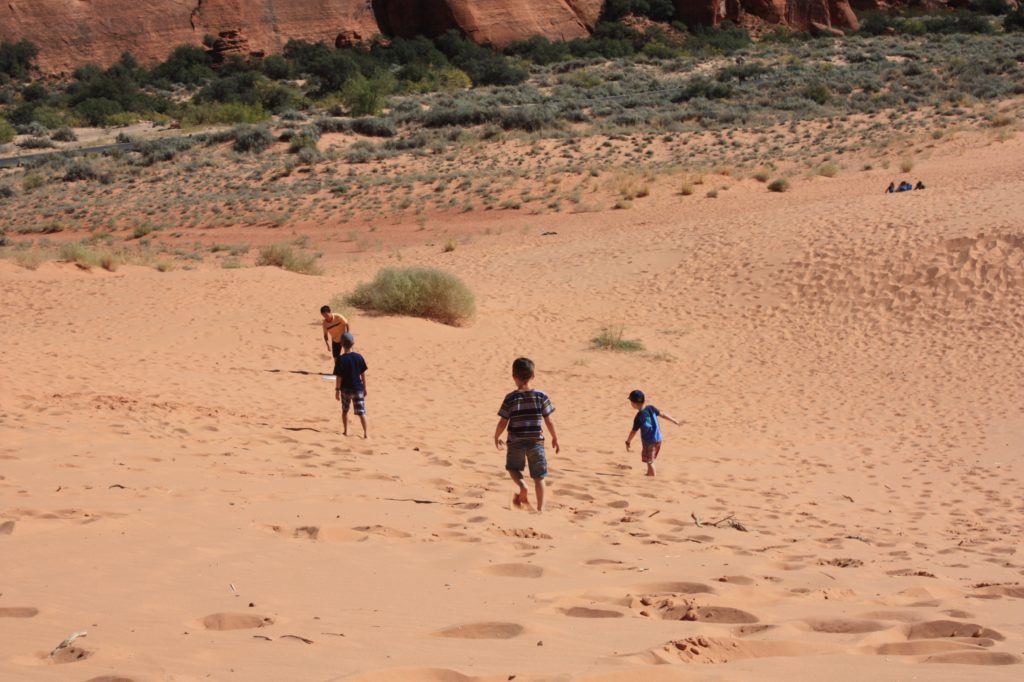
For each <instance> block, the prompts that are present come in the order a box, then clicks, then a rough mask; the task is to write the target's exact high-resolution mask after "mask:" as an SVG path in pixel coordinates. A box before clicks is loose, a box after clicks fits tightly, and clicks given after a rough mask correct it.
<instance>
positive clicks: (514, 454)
mask: <svg viewBox="0 0 1024 682" xmlns="http://www.w3.org/2000/svg"><path fill="white" fill-rule="evenodd" d="M525 468H526V453H525V452H524V451H522V450H519V449H514V448H512V446H509V447H508V449H507V450H506V452H505V470H506V471H508V475H509V476H511V477H512V480H513V481H515V482H516V485H518V486H519V492H518V493H516V495H515V496H514V497H513V498H512V504H514V505H515V506H517V507H521V506H523V505H524V504H529V503H530V493H529V492H527V490H526V484H525V483H523V469H525Z"/></svg>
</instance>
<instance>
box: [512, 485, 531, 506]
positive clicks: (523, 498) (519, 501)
mask: <svg viewBox="0 0 1024 682" xmlns="http://www.w3.org/2000/svg"><path fill="white" fill-rule="evenodd" d="M512 504H514V505H515V506H517V507H529V506H530V493H528V492H527V491H526V488H521V489H520V490H519V493H518V494H516V495H515V496H513V498H512Z"/></svg>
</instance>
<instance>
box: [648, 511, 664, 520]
mask: <svg viewBox="0 0 1024 682" xmlns="http://www.w3.org/2000/svg"><path fill="white" fill-rule="evenodd" d="M660 513H661V510H660V509H658V510H657V511H655V512H653V513H651V514H648V515H647V518H649V519H651V518H654V517H655V516H657V515H658V514H660Z"/></svg>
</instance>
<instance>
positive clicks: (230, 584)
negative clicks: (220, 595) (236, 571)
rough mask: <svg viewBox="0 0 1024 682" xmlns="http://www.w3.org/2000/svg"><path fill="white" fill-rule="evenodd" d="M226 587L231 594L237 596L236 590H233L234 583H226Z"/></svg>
mask: <svg viewBox="0 0 1024 682" xmlns="http://www.w3.org/2000/svg"><path fill="white" fill-rule="evenodd" d="M228 587H230V588H231V594H236V595H237V594H238V590H236V589H235V584H234V583H228Z"/></svg>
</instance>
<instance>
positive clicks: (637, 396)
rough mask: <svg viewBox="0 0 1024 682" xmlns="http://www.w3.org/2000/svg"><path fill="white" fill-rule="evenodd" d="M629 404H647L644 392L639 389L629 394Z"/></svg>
mask: <svg viewBox="0 0 1024 682" xmlns="http://www.w3.org/2000/svg"><path fill="white" fill-rule="evenodd" d="M629 402H631V403H642V402H646V400H645V398H644V392H643V391H641V390H639V389H637V390H635V391H630V392H629Z"/></svg>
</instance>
